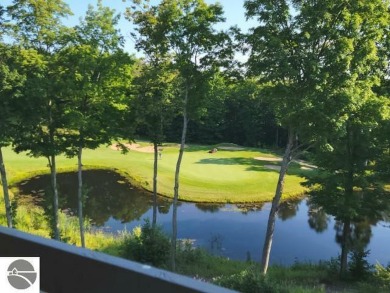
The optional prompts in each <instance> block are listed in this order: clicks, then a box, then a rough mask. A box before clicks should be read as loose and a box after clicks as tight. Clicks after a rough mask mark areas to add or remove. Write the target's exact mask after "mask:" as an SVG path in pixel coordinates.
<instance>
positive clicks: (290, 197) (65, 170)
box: [10, 165, 306, 205]
mask: <svg viewBox="0 0 390 293" xmlns="http://www.w3.org/2000/svg"><path fill="white" fill-rule="evenodd" d="M83 168H84V169H83V171H111V172H114V173H116V174H118V175H121V176H122V177H124V178H125V179H126V180H127V182H128V183H129V184H131V185H133V186H134V187H135V188H139V189H142V190H143V191H146V192H149V193H153V190H152V189H149V188H147V187H146V186H145V185H143V184H142V183H141V182H140V181H138V180H136V179H135V178H134V177H133V176H131V175H130V174H128V173H127V172H126V171H123V170H120V169H118V168H114V167H111V168H110V167H106V166H91V165H85V166H84V167H83ZM64 173H75V174H77V170H76V169H70V168H60V169H58V170H57V174H64ZM49 174H50V173H48V172H47V170H37V171H35V172H33V173H32V174H31V173H29V174H26V176H25V177H19V178H18V179H17V181H15V180H14V181H12V184H10V190H11V192H12V193H14V194H16V193H18V190H17V188H16V186H17V185H20V184H21V183H22V182H23V181H29V180H31V179H32V178H34V177H37V176H43V175H49ZM172 190H173V187H172ZM305 194H306V193H305V192H303V193H302V192H299V193H296V194H284V195H283V198H282V202H285V201H289V200H297V199H303V198H304V197H305ZM157 195H158V196H160V197H163V198H166V199H173V194H172V196H170V195H166V194H161V193H157ZM179 201H181V202H188V203H201V204H248V205H251V204H265V203H269V202H272V198H271V199H269V200H264V201H240V200H237V201H236V200H224V199H222V198H221V200H217V201H215V200H214V201H213V200H210V201H200V200H196V198H195V199H191V198H188V197H185V198H180V197H179Z"/></svg>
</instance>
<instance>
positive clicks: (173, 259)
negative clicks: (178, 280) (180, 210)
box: [171, 84, 188, 271]
mask: <svg viewBox="0 0 390 293" xmlns="http://www.w3.org/2000/svg"><path fill="white" fill-rule="evenodd" d="M187 104H188V84H186V88H185V94H184V109H183V130H182V134H181V142H180V150H179V157H178V158H177V162H176V171H175V187H174V193H173V211H172V240H171V266H172V271H175V270H176V239H177V200H178V198H179V174H180V166H181V161H182V159H183V153H184V147H185V142H186V134H187V125H188V117H187Z"/></svg>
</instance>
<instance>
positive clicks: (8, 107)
mask: <svg viewBox="0 0 390 293" xmlns="http://www.w3.org/2000/svg"><path fill="white" fill-rule="evenodd" d="M0 11H1V9H0ZM17 54H18V51H17V49H16V48H15V47H13V46H11V45H6V44H4V43H0V129H1V132H0V177H1V184H2V186H3V195H4V203H5V212H6V217H7V225H8V227H10V228H12V208H11V202H10V197H9V192H8V181H7V173H6V169H5V165H4V158H3V152H2V147H5V146H8V145H9V144H10V143H11V142H12V136H13V133H14V131H15V125H16V123H17V120H18V115H17V109H16V108H15V106H16V104H17V103H16V102H15V100H16V99H17V98H18V96H19V94H20V89H21V88H22V87H23V83H24V76H23V75H21V74H20V73H19V71H18V69H17V66H16V64H15V63H16V60H15V58H14V57H15V56H17Z"/></svg>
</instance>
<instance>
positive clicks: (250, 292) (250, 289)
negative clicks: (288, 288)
mask: <svg viewBox="0 0 390 293" xmlns="http://www.w3.org/2000/svg"><path fill="white" fill-rule="evenodd" d="M213 281H214V283H215V284H217V285H219V286H222V287H226V288H230V289H233V290H237V291H240V292H244V293H263V292H264V293H267V292H277V291H276V290H275V288H274V286H273V285H272V284H270V282H269V281H268V279H267V278H266V277H264V276H262V275H261V274H260V273H259V272H258V271H257V270H255V269H254V268H249V269H246V270H243V271H241V272H239V273H237V274H234V275H230V276H221V277H217V278H214V280H213Z"/></svg>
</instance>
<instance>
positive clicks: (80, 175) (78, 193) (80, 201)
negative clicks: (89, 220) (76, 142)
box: [77, 144, 85, 247]
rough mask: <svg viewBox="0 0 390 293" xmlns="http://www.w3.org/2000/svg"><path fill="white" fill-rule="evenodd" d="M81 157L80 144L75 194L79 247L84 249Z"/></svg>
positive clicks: (80, 147)
mask: <svg viewBox="0 0 390 293" xmlns="http://www.w3.org/2000/svg"><path fill="white" fill-rule="evenodd" d="M82 155H83V147H82V144H80V146H79V151H78V153H77V165H78V171H77V177H78V192H77V201H78V216H79V225H80V239H81V246H82V247H85V239H84V221H83V164H82Z"/></svg>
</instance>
